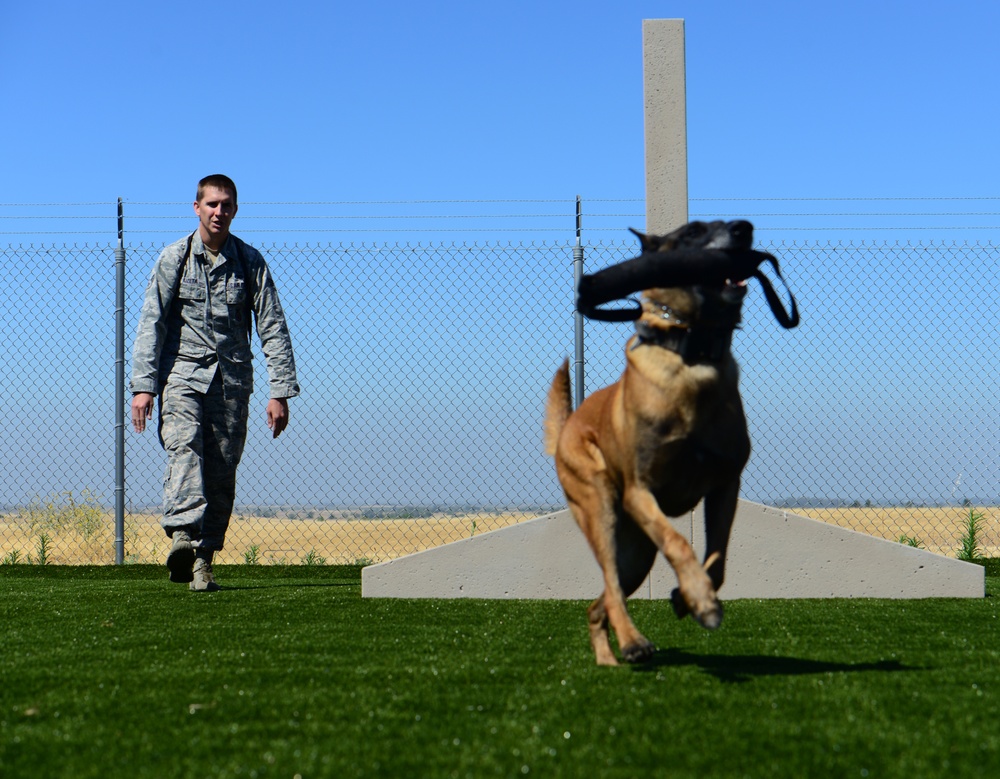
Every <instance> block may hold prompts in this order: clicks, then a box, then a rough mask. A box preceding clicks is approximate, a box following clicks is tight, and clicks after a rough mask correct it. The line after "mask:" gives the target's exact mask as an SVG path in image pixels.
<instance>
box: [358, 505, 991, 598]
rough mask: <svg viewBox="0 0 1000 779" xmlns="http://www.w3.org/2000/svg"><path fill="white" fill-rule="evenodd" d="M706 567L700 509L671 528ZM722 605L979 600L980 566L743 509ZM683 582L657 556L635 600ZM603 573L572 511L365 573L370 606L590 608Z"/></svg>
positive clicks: (757, 508) (782, 514)
mask: <svg viewBox="0 0 1000 779" xmlns="http://www.w3.org/2000/svg"><path fill="white" fill-rule="evenodd" d="M674 525H675V527H676V528H677V529H678V530H679V531H680V532H681V533H682V534H683V535H684V536H685V537H687V538H688V539H689V540H690V541H691V543H692V545H693V546H694V548H695V552H696V553H697V554H698V556H699V558H700V557H702V556H703V554H704V529H703V524H702V518H701V513H700V508H699V509H696V510H695V511H694V512H693V513H692V514H690V515H685V516H684V517H681V518H680V519H678V520H676V521H675V522H674ZM726 570H727V577H726V583H725V584H724V585H723V587H722V590H721V592H720V596H721V597H722V599H723V600H737V599H740V598H981V597H983V596H984V595H985V572H984V569H983V568H982V567H981V566H979V565H973V564H972V563H965V562H962V561H960V560H954V559H952V558H949V557H943V556H941V555H937V554H933V553H931V552H927V551H924V550H922V549H915V548H913V547H910V546H905V545H904V544H899V543H895V542H893V541H885V540H883V539H880V538H874V537H872V536H869V535H867V534H865V533H858V532H855V531H853V530H846V529H844V528H840V527H836V526H834V525H828V524H826V523H823V522H817V521H816V520H812V519H807V518H805V517H800V516H796V515H795V514H793V513H791V512H789V511H783V510H780V509H774V508H768V507H767V506H761V505H759V504H756V503H750V502H747V501H741V502H740V505H739V508H738V509H737V512H736V521H735V523H734V527H733V534H732V542H731V544H730V547H729V555H728V557H727V563H726ZM676 583H677V580H676V578H675V577H674V574H673V570H672V569H671V568H670V566H669V565H668V564H667V562H666V560H665V559H663V556H662V555H660V556H659V557H658V559H657V562H656V564H655V565H654V566H653V570H652V571H651V572H650V575H649V577H648V578H647V580H646V581H645V582H644V583H643V584H642V585H641V586H640V587H639V589H638V590H637V591H636V593H635V594H634V595H633V596H632V597H633V598H656V599H660V598H668V597H670V591H671V590H672V589H673V588H674V587H675V586H676ZM602 589H603V586H602V582H601V573H600V569H599V568H598V565H597V563H596V562H595V560H594V557H593V555H592V554H591V552H590V548H589V547H588V546H587V542H586V540H585V539H584V537H583V534H582V533H581V532H580V530H579V529H578V528H577V526H576V523H575V522H574V520H573V517H572V516H571V515H570V513H569V511H560V512H557V513H555V514H549V515H547V516H544V517H539V518H538V519H533V520H529V521H527V522H522V523H521V524H519V525H515V526H513V527H508V528H503V529H501V530H495V531H493V532H491V533H484V534H483V535H480V536H475V537H473V538H468V539H464V540H462V541H456V542H454V543H451V544H447V545H445V546H440V547H436V548H434V549H428V550H426V551H423V552H417V553H416V554H412V555H408V556H406V557H401V558H399V559H396V560H390V561H388V562H385V563H380V564H378V565H371V566H368V567H366V568H364V569H362V571H361V594H362V597H366V598H501V599H502V598H525V599H530V598H537V599H553V600H577V599H580V600H591V599H593V598H595V597H596V596H597V595H599V594H600V592H601V590H602Z"/></svg>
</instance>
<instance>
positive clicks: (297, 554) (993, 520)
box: [0, 507, 1000, 565]
mask: <svg viewBox="0 0 1000 779" xmlns="http://www.w3.org/2000/svg"><path fill="white" fill-rule="evenodd" d="M789 511H790V512H791V513H794V514H798V515H801V516H805V517H810V518H812V519H818V520H820V521H823V522H829V523H831V524H834V525H839V526H840V527H845V528H850V529H852V530H857V531H860V532H863V533H868V534H869V535H873V536H877V537H879V538H885V539H888V540H890V541H900V540H901V539H903V540H904V541H905V539H912V540H913V541H915V542H916V543H918V544H919V545H920V547H921V548H923V549H926V550H928V551H931V552H935V553H938V554H942V555H946V556H949V557H955V556H956V554H957V552H958V550H959V549H960V547H961V543H962V537H963V535H964V534H965V531H966V522H967V519H968V516H969V511H970V509H968V508H959V507H936V508H923V507H917V508H877V507H861V508H833V509H790V510H789ZM976 511H978V512H979V513H980V514H982V516H983V520H982V523H981V530H980V534H979V536H978V541H979V551H980V554H982V555H983V556H985V557H1000V509H998V508H997V507H987V508H977V509H976ZM535 516H538V515H537V514H530V513H523V514H519V513H479V514H466V515H460V516H452V515H447V514H437V515H433V516H430V517H424V518H419V519H307V518H287V517H284V518H283V517H278V518H266V517H259V516H239V515H237V516H234V517H233V522H232V524H231V525H230V529H229V534H228V537H227V540H226V549H225V550H224V551H223V552H221V553H220V554H219V555H217V557H216V561H217V562H220V563H246V562H256V563H258V564H262V565H268V564H303V563H314V564H328V565H333V564H340V563H357V562H365V563H368V562H380V561H383V560H389V559H393V558H395V557H400V556H402V555H405V554H409V553H411V552H417V551H420V550H423V549H428V548H430V547H434V546H440V545H442V544H445V543H448V542H450V541H457V540H459V539H462V538H469V537H471V536H474V535H477V534H480V533H485V532H488V531H490V530H496V529H498V528H502V527H507V526H509V525H514V524H517V523H518V522H523V521H525V520H527V519H532V518H534V517H535ZM43 537H44V540H43ZM903 537H905V539H904V538H903ZM167 548H168V543H167V538H166V536H165V535H164V533H163V531H162V530H161V529H160V525H159V517H158V515H153V514H129V515H127V516H126V527H125V557H126V561H127V562H136V563H159V562H162V561H163V560H164V559H165V556H166V552H167ZM40 559H43V560H44V561H45V562H46V563H50V564H62V565H81V564H97V565H104V564H112V563H114V516H113V514H110V513H108V512H106V511H101V512H100V513H99V514H97V513H96V512H94V513H93V516H91V517H90V518H89V521H88V522H86V523H83V522H80V521H77V522H75V523H74V522H61V523H51V522H50V523H49V524H48V525H44V524H40V523H38V522H37V521H36V522H35V523H34V524H32V523H31V522H30V521H27V520H26V517H25V516H24V515H23V514H22V515H19V514H17V513H11V514H7V515H5V516H0V562H8V563H9V562H22V563H25V562H39V561H40Z"/></svg>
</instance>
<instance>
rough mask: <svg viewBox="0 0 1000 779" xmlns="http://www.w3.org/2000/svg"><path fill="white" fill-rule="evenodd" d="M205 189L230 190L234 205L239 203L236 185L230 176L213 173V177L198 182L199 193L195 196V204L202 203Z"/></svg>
mask: <svg viewBox="0 0 1000 779" xmlns="http://www.w3.org/2000/svg"><path fill="white" fill-rule="evenodd" d="M205 187H218V188H219V189H226V190H229V193H230V194H231V195H232V196H233V203H236V202H237V197H236V185H235V184H234V183H233V180H232V179H231V178H229V176H224V175H222V174H221V173H213V174H212V175H211V176H205V178H203V179H202V180H201V181H199V182H198V192H197V194H196V195H195V202H197V203H200V202H201V199H202V197H203V196H204V194H205Z"/></svg>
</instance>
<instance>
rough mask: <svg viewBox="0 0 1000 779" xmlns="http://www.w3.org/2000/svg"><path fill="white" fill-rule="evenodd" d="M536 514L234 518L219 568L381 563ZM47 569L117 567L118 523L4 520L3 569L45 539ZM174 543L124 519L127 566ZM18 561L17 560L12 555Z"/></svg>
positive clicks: (155, 524) (0, 520) (155, 520)
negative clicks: (90, 525) (41, 524)
mask: <svg viewBox="0 0 1000 779" xmlns="http://www.w3.org/2000/svg"><path fill="white" fill-rule="evenodd" d="M535 516H538V515H537V514H518V513H504V514H493V513H482V514H468V515H462V516H450V515H445V514H441V515H434V516H430V517H425V518H421V519H334V520H329V519H326V520H321V519H299V518H295V519H290V518H280V517H279V518H265V517H253V516H239V515H234V516H233V520H232V522H231V524H230V526H229V532H228V534H227V536H226V548H225V549H224V550H223V551H222V552H220V553H219V554H217V555H216V557H215V560H216V562H218V563H245V562H248V561H253V562H256V563H259V564H262V565H268V564H283V563H284V564H301V563H308V562H311V563H316V564H328V565H335V564H342V563H348V564H350V563H356V562H365V563H370V562H381V561H383V560H391V559H393V558H395V557H400V556H402V555H405V554H410V553H411V552H419V551H421V550H423V549H428V548H430V547H433V546H440V545H442V544H446V543H448V542H450V541H457V540H459V539H462V538H470V537H471V536H474V535H476V534H477V533H485V532H488V531H490V530H497V529H498V528H502V527H507V526H509V525H514V524H517V523H518V522H523V521H524V520H526V519H532V518H534V517H535ZM43 534H44V535H45V537H46V541H45V549H44V552H43V553H42V554H44V558H45V561H46V562H48V563H52V564H58V565H87V564H94V565H102V564H113V563H114V560H115V553H114V515H113V514H109V513H107V512H104V516H103V517H102V521H101V522H100V527H99V529H97V530H96V531H92V532H90V533H88V534H86V536H85V535H84V534H83V533H81V532H79V530H78V529H77V528H75V527H73V526H63V527H49V528H47V529H39V528H38V527H37V526H36V527H35V528H34V529H33V528H32V527H31V525H30V524H29V523H28V522H25V521H23V519H22V518H19V517H18V516H17V515H16V514H9V515H6V516H2V517H0V561H7V562H12V561H16V562H29V561H30V562H37V561H38V557H39V554H40V543H41V537H42V535H43ZM168 548H169V543H168V539H167V537H166V535H165V534H164V532H163V530H162V529H161V528H160V518H159V515H153V514H129V515H126V518H125V557H126V561H127V562H135V563H157V562H162V561H163V560H164V559H165V558H166V554H167V550H168ZM12 554H13V555H14V559H13V560H12V558H11V555H12Z"/></svg>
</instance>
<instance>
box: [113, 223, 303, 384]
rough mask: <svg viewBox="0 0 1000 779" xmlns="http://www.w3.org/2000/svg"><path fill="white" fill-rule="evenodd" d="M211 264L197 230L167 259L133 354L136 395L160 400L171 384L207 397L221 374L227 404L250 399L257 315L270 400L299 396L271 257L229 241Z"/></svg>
mask: <svg viewBox="0 0 1000 779" xmlns="http://www.w3.org/2000/svg"><path fill="white" fill-rule="evenodd" d="M188 245H190V253H188V252H187V247H188ZM210 262H211V260H210V259H209V255H208V254H207V253H206V251H205V245H204V243H203V242H202V240H201V236H200V235H199V234H198V233H197V232H195V233H194V234H193V235H192V236H189V237H188V238H182V239H181V240H179V241H177V242H176V243H172V244H171V245H170V246H168V247H166V248H165V249H164V250H163V251H162V252H161V253H160V256H159V259H157V261H156V264H155V265H154V266H153V272H152V274H151V276H150V279H149V285H148V286H147V287H146V295H145V300H144V301H143V304H142V313H141V314H140V316H139V328H138V332H137V334H136V339H135V347H134V348H133V350H132V351H133V354H132V358H133V367H132V383H131V390H132V393H133V394H134V393H137V392H149V393H152V394H159V393H160V392H162V391H163V387H164V385H165V384H166V383H167V381H168V380H169V381H170V382H182V383H184V384H186V385H188V386H190V387H191V388H192V389H195V390H197V391H199V392H207V391H208V388H209V385H211V383H212V379H213V378H214V377H215V374H216V372H217V371H220V372H221V373H222V385H223V392H224V393H225V396H226V397H227V398H234V399H236V398H242V399H249V397H250V394H251V392H252V391H253V366H252V364H251V357H252V355H251V352H250V324H251V322H250V316H251V313H250V312H251V309H252V311H253V317H254V318H255V319H256V322H257V335H258V337H259V338H260V343H261V347H262V348H263V350H264V356H265V358H266V360H267V372H268V377H269V379H270V397H272V398H290V397H294V396H296V395H298V394H299V383H298V379H297V378H296V375H295V357H294V356H293V354H292V340H291V337H290V336H289V333H288V325H287V324H286V323H285V314H284V311H282V308H281V303H280V302H279V301H278V291H277V289H276V288H275V286H274V281H273V280H272V279H271V272H270V270H269V269H268V267H267V263H266V262H265V261H264V258H263V257H262V256H261V254H260V252H258V251H257V250H256V249H254V248H253V247H252V246H249V245H248V244H246V243H244V242H243V241H241V240H240V239H239V238H237V237H236V236H234V235H230V236H229V238H228V239H227V240H226V243H225V245H224V246H223V247H222V250H221V251H220V253H219V257H218V261H217V262H216V263H215V264H214V265H210V264H209V263H210Z"/></svg>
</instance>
